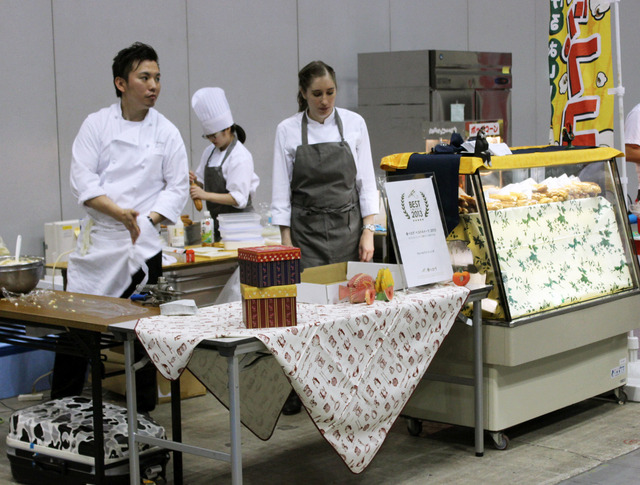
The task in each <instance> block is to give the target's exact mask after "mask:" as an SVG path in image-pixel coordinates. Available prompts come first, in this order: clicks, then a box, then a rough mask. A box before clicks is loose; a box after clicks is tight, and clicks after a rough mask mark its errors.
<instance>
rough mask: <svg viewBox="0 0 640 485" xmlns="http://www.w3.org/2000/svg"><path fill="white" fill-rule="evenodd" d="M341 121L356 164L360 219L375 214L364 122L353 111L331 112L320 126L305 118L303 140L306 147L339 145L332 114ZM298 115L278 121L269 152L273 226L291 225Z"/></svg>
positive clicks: (298, 141)
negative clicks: (292, 180)
mask: <svg viewBox="0 0 640 485" xmlns="http://www.w3.org/2000/svg"><path fill="white" fill-rule="evenodd" d="M336 109H337V110H338V113H339V115H340V119H341V120H342V129H343V134H344V139H345V141H346V142H347V143H348V144H349V147H350V148H351V153H352V154H353V158H354V161H355V164H356V190H357V191H358V198H359V201H360V211H361V213H362V217H366V216H368V215H372V214H377V213H378V192H377V188H376V181H375V174H374V168H373V160H372V158H371V144H370V143H369V133H368V131H367V125H366V123H365V121H364V118H362V116H360V115H359V114H357V113H354V112H353V111H349V110H346V109H342V108H335V109H334V112H333V113H331V115H329V116H328V117H327V118H326V119H325V120H324V123H318V122H317V121H314V120H312V119H311V118H309V117H308V116H307V119H308V125H307V137H308V143H309V144H310V145H313V144H316V143H325V142H339V141H340V132H339V130H338V125H337V124H336V121H335V110H336ZM302 114H303V113H302V112H299V113H296V114H295V115H293V116H291V117H290V118H287V119H286V120H284V121H282V122H281V123H280V124H279V125H278V128H277V129H276V139H275V144H274V151H273V186H272V187H273V192H272V196H271V220H272V223H273V224H274V225H278V226H290V225H291V176H292V173H293V164H294V162H295V155H296V149H297V148H298V146H300V145H301V144H302Z"/></svg>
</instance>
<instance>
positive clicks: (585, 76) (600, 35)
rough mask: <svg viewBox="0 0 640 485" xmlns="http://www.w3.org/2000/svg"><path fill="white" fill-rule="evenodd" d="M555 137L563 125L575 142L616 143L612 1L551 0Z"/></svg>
mask: <svg viewBox="0 0 640 485" xmlns="http://www.w3.org/2000/svg"><path fill="white" fill-rule="evenodd" d="M549 5H550V18H549V82H550V85H551V86H550V88H551V89H550V96H551V133H550V143H555V144H567V141H566V140H564V143H563V137H562V135H563V129H566V130H567V131H568V134H569V135H571V134H572V135H573V137H574V138H573V141H572V144H573V145H576V146H602V145H605V146H613V113H614V99H613V95H611V94H608V90H609V89H610V88H613V87H614V85H613V83H614V79H613V65H612V57H611V22H610V17H611V16H610V6H609V2H608V1H604V0H573V1H571V0H550V2H549Z"/></svg>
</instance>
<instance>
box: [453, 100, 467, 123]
mask: <svg viewBox="0 0 640 485" xmlns="http://www.w3.org/2000/svg"><path fill="white" fill-rule="evenodd" d="M451 121H457V122H460V121H464V104H462V103H453V104H451Z"/></svg>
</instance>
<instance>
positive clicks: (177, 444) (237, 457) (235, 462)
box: [124, 331, 264, 485]
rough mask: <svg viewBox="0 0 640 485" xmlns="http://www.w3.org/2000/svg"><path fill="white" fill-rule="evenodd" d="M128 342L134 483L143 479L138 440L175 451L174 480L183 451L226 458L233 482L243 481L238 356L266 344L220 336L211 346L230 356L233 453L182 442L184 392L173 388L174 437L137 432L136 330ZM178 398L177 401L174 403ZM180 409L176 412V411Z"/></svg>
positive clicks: (178, 474)
mask: <svg viewBox="0 0 640 485" xmlns="http://www.w3.org/2000/svg"><path fill="white" fill-rule="evenodd" d="M125 335H126V337H125V342H124V356H125V374H126V380H127V417H128V421H129V423H128V429H129V472H130V483H131V485H138V484H139V483H140V458H139V451H138V445H137V443H147V444H149V445H152V446H157V447H160V448H165V449H168V450H173V451H174V459H175V461H174V483H176V484H182V479H183V477H182V456H181V453H190V454H192V455H198V456H202V457H204V458H211V459H214V460H220V461H226V462H229V463H230V464H231V483H232V484H233V485H240V484H241V483H242V450H241V426H240V371H241V370H242V367H243V366H242V364H241V363H240V362H239V359H238V356H239V355H243V354H248V353H250V352H256V351H260V350H264V345H263V344H262V342H260V341H259V340H258V339H255V338H243V339H219V340H215V341H209V343H210V345H209V343H208V344H207V345H206V346H207V347H208V348H212V349H215V350H217V351H218V352H219V353H220V355H222V356H224V357H227V366H228V376H229V429H230V432H231V453H224V452H220V451H215V450H210V449H206V448H200V447H197V446H191V445H187V444H184V443H182V432H181V422H180V416H179V413H180V403H179V401H180V393H179V391H178V392H177V393H174V388H173V387H172V392H171V403H172V407H171V411H172V427H173V429H172V432H173V440H172V441H171V440H161V439H157V438H152V437H149V436H141V435H139V434H138V433H137V426H136V424H137V421H138V413H137V408H136V397H135V369H136V366H137V365H138V364H136V363H135V362H134V356H133V342H134V341H135V339H136V335H135V332H133V331H129V332H126V334H125ZM176 401H178V403H177V405H175V404H174V403H175V402H176ZM176 411H177V412H178V415H177V416H176V415H175V414H174V413H175V412H176Z"/></svg>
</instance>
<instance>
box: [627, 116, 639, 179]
mask: <svg viewBox="0 0 640 485" xmlns="http://www.w3.org/2000/svg"><path fill="white" fill-rule="evenodd" d="M624 142H625V143H628V144H630V145H640V104H637V105H635V107H634V108H633V109H632V110H631V111H630V112H629V114H628V115H627V118H626V119H625V121H624ZM634 165H635V166H636V172H637V174H638V185H639V186H640V163H636V164H634Z"/></svg>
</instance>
